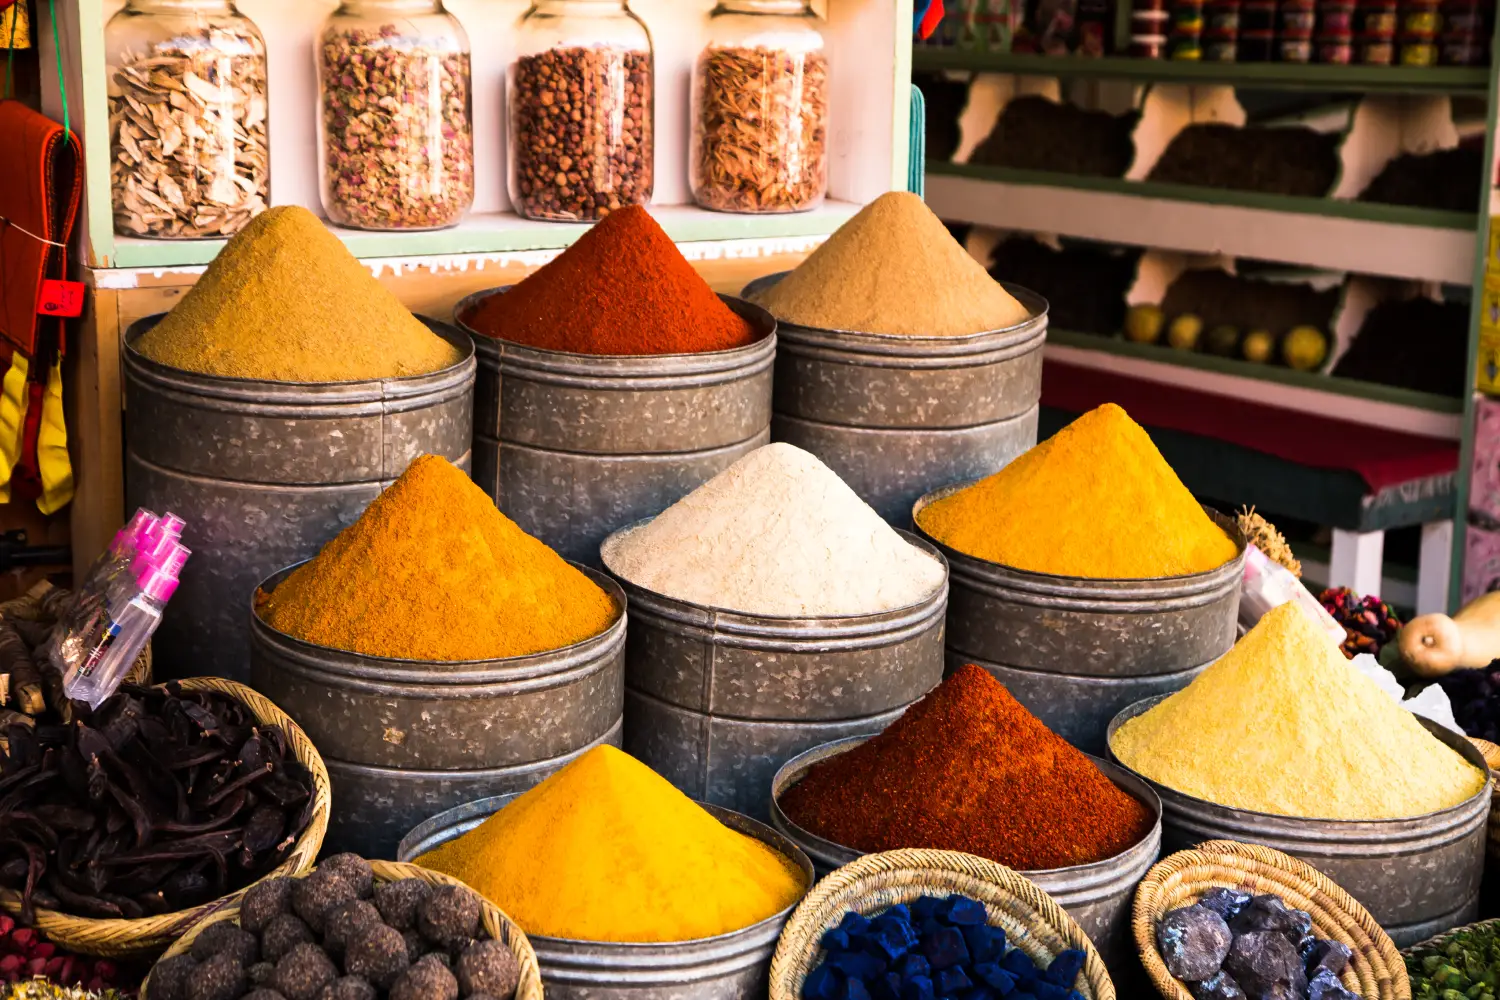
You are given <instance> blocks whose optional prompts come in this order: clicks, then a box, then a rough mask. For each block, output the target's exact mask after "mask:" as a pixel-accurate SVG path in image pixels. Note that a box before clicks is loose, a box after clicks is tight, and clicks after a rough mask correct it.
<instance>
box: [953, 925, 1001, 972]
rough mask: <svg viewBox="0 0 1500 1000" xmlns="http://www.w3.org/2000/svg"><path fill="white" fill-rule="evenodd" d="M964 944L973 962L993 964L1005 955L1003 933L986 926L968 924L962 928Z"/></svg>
mask: <svg viewBox="0 0 1500 1000" xmlns="http://www.w3.org/2000/svg"><path fill="white" fill-rule="evenodd" d="M963 935H964V944H966V945H968V947H969V959H970V961H973V962H976V963H977V962H993V961H994V960H995V959H997V958H999V957H1000V956H1001V955H1003V954H1005V933H1004V932H1003V931H1001V930H999V929H998V928H995V927H991V926H989V925H988V924H970V925H969V926H967V927H965V928H963Z"/></svg>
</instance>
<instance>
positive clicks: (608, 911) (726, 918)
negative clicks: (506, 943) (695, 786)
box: [416, 746, 807, 942]
mask: <svg viewBox="0 0 1500 1000" xmlns="http://www.w3.org/2000/svg"><path fill="white" fill-rule="evenodd" d="M416 863H417V864H419V865H421V866H423V867H424V868H431V869H433V870H434V871H440V872H444V873H446V874H448V875H452V876H453V877H454V878H457V879H460V880H461V881H463V882H466V883H468V884H469V885H470V886H472V887H473V888H474V889H475V890H476V891H478V892H479V893H480V894H481V895H483V896H485V897H487V898H488V899H489V900H490V901H491V902H493V903H494V904H495V905H496V906H498V907H500V909H502V910H504V911H505V913H506V914H507V915H508V916H509V917H510V918H511V919H512V920H514V921H516V923H518V924H520V925H521V929H522V930H524V931H525V932H526V933H527V934H540V935H543V936H545V937H555V938H569V939H572V940H578V941H617V942H629V941H634V942H665V941H689V940H694V939H697V938H706V937H715V936H717V935H720V934H728V933H730V932H731V931H737V930H740V929H742V928H745V927H749V926H750V925H751V924H756V923H759V922H760V921H762V920H765V919H766V918H768V917H772V916H775V915H776V914H778V913H780V912H781V911H783V910H785V909H787V908H788V907H790V906H792V904H794V903H796V902H797V900H799V899H800V898H802V894H803V892H804V891H805V890H806V888H807V886H806V885H805V884H804V882H803V878H802V872H801V870H800V869H799V868H798V867H797V866H796V865H795V864H794V863H793V862H792V861H791V859H790V858H787V857H785V856H783V855H782V854H780V853H779V852H777V851H775V850H773V849H772V848H771V847H769V846H767V845H766V844H763V843H761V842H760V841H758V840H756V839H754V838H753V837H747V836H745V835H744V834H742V833H739V832H737V831H735V830H731V829H729V828H728V827H727V826H725V825H724V824H722V823H720V822H719V821H718V820H717V819H715V818H714V817H713V816H711V815H710V814H709V813H708V812H707V810H705V809H703V807H701V806H699V805H698V804H697V803H695V802H693V801H692V800H691V799H689V798H688V797H687V796H686V795H683V794H682V793H681V792H680V791H678V790H677V789H676V788H674V787H673V786H672V785H671V783H670V782H668V781H667V780H666V779H665V778H662V777H661V776H660V775H658V774H657V773H656V772H654V771H652V770H651V769H650V768H649V767H647V766H646V765H645V764H642V763H641V762H640V761H638V760H636V759H635V758H634V757H631V756H630V755H628V754H626V753H624V752H623V751H620V750H617V749H615V748H614V747H611V746H601V747H596V748H595V749H593V750H590V751H589V752H588V753H586V754H584V755H583V756H582V757H580V758H578V760H576V761H574V762H573V763H571V764H569V765H568V766H567V767H565V768H563V769H562V770H561V771H558V772H557V773H556V774H554V775H552V776H551V777H550V778H548V779H547V780H546V781H544V782H542V783H541V784H540V785H537V786H536V787H535V788H533V789H531V790H530V791H528V792H526V793H525V794H524V795H522V796H520V797H519V798H517V799H515V800H514V801H512V802H511V803H510V804H509V805H507V806H506V807H505V808H504V809H501V810H500V811H499V812H497V813H495V815H493V816H491V817H490V818H489V819H488V820H486V821H485V822H484V823H483V824H482V825H480V826H478V827H476V828H474V829H473V830H470V831H469V832H468V833H466V834H464V835H463V836H461V837H458V838H457V839H455V840H450V841H449V842H448V843H446V844H443V845H442V846H441V847H438V848H437V849H436V850H433V851H430V852H428V853H427V854H423V855H422V856H421V857H419V858H417V859H416Z"/></svg>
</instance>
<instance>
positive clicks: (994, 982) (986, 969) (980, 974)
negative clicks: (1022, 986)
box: [974, 962, 1016, 996]
mask: <svg viewBox="0 0 1500 1000" xmlns="http://www.w3.org/2000/svg"><path fill="white" fill-rule="evenodd" d="M974 976H975V978H977V979H978V980H979V981H980V982H981V983H984V985H986V986H988V987H989V988H990V989H992V990H994V991H995V992H996V993H998V994H1000V995H1001V996H1006V995H1007V994H1009V993H1010V992H1011V991H1012V990H1014V989H1015V988H1016V977H1015V974H1014V973H1011V972H1007V971H1006V970H1004V969H1002V968H1000V966H998V965H996V964H995V963H994V962H981V963H979V964H978V965H976V966H974Z"/></svg>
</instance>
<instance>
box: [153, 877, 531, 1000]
mask: <svg viewBox="0 0 1500 1000" xmlns="http://www.w3.org/2000/svg"><path fill="white" fill-rule="evenodd" d="M369 864H370V868H371V869H372V870H373V871H374V872H375V880H376V881H377V882H397V881H400V880H401V879H406V878H419V879H422V880H423V881H425V882H430V883H432V884H433V885H460V886H463V887H464V888H466V889H468V890H469V891H470V892H473V893H474V895H475V896H478V897H479V904H480V908H481V912H482V914H483V920H484V922H485V929H486V930H490V931H491V934H492V936H494V932H493V930H492V928H491V924H493V927H494V929H498V930H500V931H501V933H502V934H503V937H499V936H497V937H495V938H494V939H495V940H497V941H502V942H503V943H505V944H506V945H507V946H508V947H509V948H510V950H511V954H513V955H515V957H516V961H517V963H519V965H520V967H521V981H520V982H519V983H518V984H517V986H516V993H515V997H514V1000H542V970H541V965H540V964H539V963H538V961H537V957H536V950H535V949H534V948H532V946H531V940H530V939H529V938H528V937H527V936H526V932H525V931H523V930H522V929H521V926H520V925H519V924H517V923H516V922H515V921H514V920H512V919H510V917H509V916H507V915H506V914H505V911H504V910H501V909H500V907H498V906H496V905H495V904H494V903H492V902H490V901H489V900H488V899H487V898H485V897H484V896H483V895H482V894H480V893H479V892H476V891H475V890H474V889H473V888H472V887H470V886H469V885H467V884H466V883H464V882H461V881H459V880H458V879H456V878H454V877H453V876H451V875H445V874H443V873H442V872H438V871H433V870H432V869H431V868H423V867H421V866H420V865H414V864H411V863H410V862H405V861H371V862H370V863H369ZM316 870H317V869H316V867H315V866H314V867H312V868H309V869H308V870H306V871H304V872H299V873H298V874H296V875H293V876H290V877H292V878H306V877H307V876H308V875H310V874H312V872H313V871H316ZM239 915H240V902H239V900H238V899H236V900H235V901H233V902H231V903H229V904H228V905H226V906H224V907H222V908H220V909H218V910H215V911H214V912H212V913H209V914H206V915H205V916H204V917H203V918H202V919H201V920H199V921H198V922H197V923H195V924H193V926H192V927H190V928H188V929H187V931H186V932H185V933H183V935H182V936H181V937H179V938H178V939H177V940H176V941H174V942H173V943H172V946H171V947H170V948H168V949H167V950H166V951H165V952H164V953H163V954H162V956H161V958H159V959H157V962H161V961H164V960H166V959H168V958H174V957H176V956H178V955H183V954H186V953H187V952H188V950H189V949H190V948H192V946H193V942H194V941H195V940H197V938H198V935H199V934H202V933H203V932H204V930H206V929H207V928H208V927H209V926H211V925H212V924H216V923H219V922H220V921H221V920H234V921H238V920H239ZM152 971H153V972H154V971H155V966H154V964H153V967H152ZM150 985H151V976H150V974H149V973H148V974H147V976H146V980H145V982H143V983H141V992H140V1000H148V996H149V994H148V988H149V987H150Z"/></svg>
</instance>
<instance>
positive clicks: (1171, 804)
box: [1109, 696, 1494, 948]
mask: <svg viewBox="0 0 1500 1000" xmlns="http://www.w3.org/2000/svg"><path fill="white" fill-rule="evenodd" d="M1163 697H1165V696H1158V697H1155V698H1147V699H1145V700H1144V701H1140V702H1137V703H1136V704H1134V705H1130V706H1128V707H1127V708H1125V709H1123V710H1122V711H1121V712H1120V713H1119V714H1118V715H1117V716H1115V718H1114V720H1113V721H1112V722H1111V723H1110V724H1109V736H1110V737H1111V738H1113V736H1114V734H1115V732H1116V731H1117V730H1118V729H1119V728H1120V727H1121V726H1123V725H1124V724H1125V723H1126V722H1128V721H1130V720H1131V719H1133V718H1135V717H1136V716H1138V715H1141V714H1142V713H1144V712H1146V711H1147V710H1149V709H1151V708H1152V707H1153V706H1155V705H1156V704H1157V703H1159V702H1160V701H1161V700H1162V698H1163ZM1417 721H1418V722H1420V723H1422V725H1424V726H1425V727H1427V730H1428V731H1429V732H1431V733H1432V734H1433V735H1434V736H1435V737H1437V738H1438V739H1439V740H1441V741H1442V742H1443V743H1444V744H1446V745H1447V746H1449V747H1452V748H1453V749H1454V751H1456V752H1457V753H1458V754H1459V756H1461V757H1463V758H1464V760H1466V761H1468V762H1469V763H1471V764H1473V765H1474V766H1475V767H1477V768H1479V769H1481V770H1484V771H1487V770H1488V769H1487V768H1486V766H1485V763H1484V756H1483V755H1482V754H1481V753H1480V752H1479V748H1478V747H1476V746H1474V744H1473V743H1471V742H1469V740H1468V739H1466V738H1465V737H1463V736H1460V735H1458V734H1457V733H1455V732H1452V731H1451V730H1448V729H1444V728H1443V727H1442V726H1439V725H1438V724H1436V723H1434V722H1431V721H1430V720H1428V719H1423V718H1420V717H1419V718H1418V719H1417ZM1110 759H1111V760H1115V757H1114V754H1113V753H1111V754H1110ZM1116 763H1118V761H1116ZM1145 780H1146V782H1147V783H1148V784H1150V785H1151V787H1152V788H1153V789H1155V791H1156V794H1157V795H1158V796H1160V797H1161V805H1162V850H1163V851H1165V852H1168V853H1170V852H1173V851H1179V850H1184V849H1187V848H1190V847H1192V846H1193V845H1195V844H1199V843H1201V842H1203V841H1205V840H1237V841H1241V842H1243V843H1247V844H1260V845H1263V846H1265V847H1272V848H1275V849H1276V850H1278V851H1282V852H1284V853H1286V854H1290V855H1291V856H1292V857H1294V858H1300V859H1302V860H1303V861H1305V862H1307V863H1308V864H1310V865H1312V866H1313V867H1314V868H1316V869H1317V870H1318V871H1320V872H1322V873H1323V874H1324V875H1327V876H1328V877H1329V878H1331V879H1333V881H1334V882H1336V883H1338V884H1339V885H1340V886H1341V887H1342V888H1343V889H1344V890H1345V891H1346V892H1348V893H1349V895H1351V896H1353V897H1354V898H1355V899H1357V900H1359V902H1360V903H1361V904H1362V905H1363V906H1364V907H1365V909H1367V910H1369V911H1370V915H1371V916H1372V917H1374V918H1375V920H1376V922H1377V923H1379V924H1380V926H1381V927H1383V928H1384V929H1385V931H1386V933H1387V934H1389V935H1390V936H1391V940H1392V941H1395V942H1396V946H1397V947H1402V948H1404V947H1406V946H1407V945H1410V944H1415V943H1416V942H1418V941H1421V940H1423V939H1425V938H1429V937H1431V936H1433V935H1434V934H1440V933H1442V932H1443V931H1445V930H1448V929H1449V928H1452V927H1456V926H1458V925H1459V924H1465V923H1468V922H1469V921H1471V920H1473V919H1474V917H1475V915H1476V914H1477V913H1478V912H1479V880H1480V876H1481V874H1482V873H1483V869H1484V847H1485V823H1486V820H1487V819H1488V818H1489V809H1490V793H1491V791H1492V789H1493V786H1494V778H1493V777H1491V778H1490V780H1489V781H1487V782H1486V783H1485V785H1484V787H1483V788H1482V789H1480V790H1479V792H1478V793H1476V794H1475V795H1474V796H1473V797H1472V798H1470V799H1468V800H1467V801H1465V802H1461V803H1459V804H1458V805H1456V806H1452V807H1451V808H1448V809H1441V810H1439V811H1437V812H1432V813H1428V814H1426V815H1425V816H1412V817H1408V818H1402V819H1381V820H1368V821H1352V820H1326V819H1303V818H1301V817H1296V816H1277V815H1272V814H1270V813H1262V812H1251V811H1249V810H1245V809H1233V808H1230V807H1228V806H1221V805H1217V804H1215V803H1213V802H1208V801H1205V800H1203V799H1199V798H1194V797H1193V796H1190V795H1184V794H1182V793H1181V792H1177V791H1174V790H1172V789H1170V788H1168V787H1166V786H1165V785H1161V784H1158V783H1157V782H1154V781H1151V780H1150V779H1149V778H1147V779H1145Z"/></svg>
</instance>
